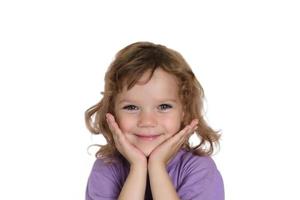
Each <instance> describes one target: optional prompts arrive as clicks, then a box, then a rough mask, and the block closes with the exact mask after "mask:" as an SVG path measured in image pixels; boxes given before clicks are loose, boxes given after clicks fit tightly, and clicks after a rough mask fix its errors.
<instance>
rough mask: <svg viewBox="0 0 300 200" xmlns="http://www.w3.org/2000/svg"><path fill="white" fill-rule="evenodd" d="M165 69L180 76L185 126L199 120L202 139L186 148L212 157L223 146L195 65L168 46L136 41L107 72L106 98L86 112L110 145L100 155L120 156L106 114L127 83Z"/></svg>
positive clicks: (90, 124)
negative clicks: (205, 104) (206, 112)
mask: <svg viewBox="0 0 300 200" xmlns="http://www.w3.org/2000/svg"><path fill="white" fill-rule="evenodd" d="M158 68H160V69H163V70H164V71H165V72H168V73H170V74H172V75H174V76H175V77H176V78H177V81H178V85H179V97H180V100H181V103H182V105H183V110H184V113H185V115H184V119H183V121H182V123H181V128H183V127H184V126H186V125H187V124H189V123H190V122H191V121H192V120H193V119H195V118H197V119H199V123H198V129H197V130H196V131H195V133H196V134H197V136H198V138H199V140H200V142H199V144H197V145H196V146H193V147H192V146H191V145H190V143H189V141H188V140H187V141H186V143H184V145H183V148H184V149H186V150H188V151H191V152H193V153H194V154H196V155H200V156H210V155H212V154H213V153H214V150H215V147H218V146H219V139H220V136H221V135H220V134H219V132H220V131H215V130H213V129H212V128H211V127H210V126H208V124H207V123H206V121H205V119H204V110H203V100H204V91H203V88H202V86H201V85H200V83H199V81H198V80H197V78H196V77H195V75H194V73H193V72H192V70H191V68H190V67H189V65H188V64H187V62H186V61H185V59H184V58H183V57H182V56H181V54H180V53H178V52H177V51H174V50H172V49H169V48H167V47H166V46H163V45H160V44H154V43H150V42H136V43H133V44H130V45H128V46H127V47H125V48H124V49H122V50H120V51H119V52H118V53H117V54H116V56H115V59H114V61H113V62H112V63H111V64H110V66H109V68H108V70H107V72H106V74H105V89H104V92H102V94H103V98H102V99H101V100H100V102H98V103H97V104H96V105H94V106H92V107H90V108H89V109H88V110H87V111H86V112H85V122H86V126H87V128H88V129H89V131H90V132H91V133H93V134H102V135H103V136H104V137H105V139H106V142H107V144H105V145H99V146H100V147H101V148H100V149H99V150H98V152H97V153H96V157H97V158H100V157H101V158H108V159H112V158H113V157H114V156H116V155H120V153H119V152H118V150H117V149H116V146H115V143H114V140H113V136H112V133H111V131H110V130H109V127H108V125H107V122H106V117H105V114H106V113H112V114H113V115H114V114H115V113H114V104H115V97H116V96H117V94H118V93H120V92H121V91H122V89H123V88H124V86H127V90H129V89H131V88H132V87H133V86H134V85H135V84H136V83H137V81H138V80H139V78H140V77H142V75H143V74H144V73H145V72H147V71H149V70H150V71H151V74H150V76H149V79H148V80H150V79H151V77H152V75H153V73H154V71H155V70H156V69H158Z"/></svg>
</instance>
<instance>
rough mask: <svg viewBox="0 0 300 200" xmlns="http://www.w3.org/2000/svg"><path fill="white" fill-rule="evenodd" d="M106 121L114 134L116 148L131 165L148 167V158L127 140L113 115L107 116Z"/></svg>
mask: <svg viewBox="0 0 300 200" xmlns="http://www.w3.org/2000/svg"><path fill="white" fill-rule="evenodd" d="M106 120H107V123H108V126H109V129H110V131H111V132H112V134H113V138H114V141H115V145H116V148H117V149H118V151H119V152H120V153H121V154H122V155H123V156H124V157H125V158H126V159H127V161H128V162H129V163H130V165H136V166H138V165H144V166H147V158H146V156H145V155H144V154H143V153H142V152H141V151H140V150H139V149H138V148H136V147H134V146H133V145H132V144H131V143H130V142H129V141H128V140H127V138H126V136H125V134H124V133H123V132H122V131H121V129H120V128H119V126H118V124H117V122H116V121H115V118H114V116H113V115H112V114H110V113H107V114H106Z"/></svg>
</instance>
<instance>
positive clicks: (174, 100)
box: [118, 98, 178, 103]
mask: <svg viewBox="0 0 300 200" xmlns="http://www.w3.org/2000/svg"><path fill="white" fill-rule="evenodd" d="M157 101H158V102H174V103H178V101H177V100H176V99H168V98H166V99H164V98H162V99H158V100H157ZM118 103H137V101H135V100H132V99H121V100H120V101H118Z"/></svg>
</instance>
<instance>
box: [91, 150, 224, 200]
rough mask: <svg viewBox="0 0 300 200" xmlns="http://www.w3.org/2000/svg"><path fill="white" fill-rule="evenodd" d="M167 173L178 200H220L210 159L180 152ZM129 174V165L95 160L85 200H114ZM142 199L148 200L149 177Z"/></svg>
mask: <svg viewBox="0 0 300 200" xmlns="http://www.w3.org/2000/svg"><path fill="white" fill-rule="evenodd" d="M167 171H168V174H169V176H170V177H171V180H172V182H173V185H174V188H175V189H176V191H177V194H178V196H179V197H180V199H181V200H224V185H223V179H222V176H221V174H220V172H219V171H218V169H217V167H216V165H215V162H214V161H213V159H212V158H211V157H206V156H197V155H193V154H192V153H191V152H188V151H186V150H183V149H181V150H180V151H178V153H177V154H176V156H175V157H174V158H173V159H172V160H171V161H170V162H169V163H168V165H167ZM128 173H129V163H128V162H127V161H122V162H120V163H114V164H106V163H104V162H103V161H102V160H101V159H96V161H95V163H94V166H93V168H92V171H91V174H90V176H89V179H88V184H87V189H86V200H113V199H118V196H119V194H120V192H121V190H122V186H123V184H124V182H125V180H126V177H127V175H128ZM145 199H147V200H148V199H152V196H151V189H150V184H149V177H148V178H147V186H146V192H145Z"/></svg>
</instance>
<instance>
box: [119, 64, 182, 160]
mask: <svg viewBox="0 0 300 200" xmlns="http://www.w3.org/2000/svg"><path fill="white" fill-rule="evenodd" d="M149 73H150V72H149ZM149 73H145V74H144V75H143V76H142V77H141V79H140V80H139V82H138V83H137V84H135V86H134V87H132V88H131V89H130V90H128V91H127V90H126V89H124V90H123V91H122V92H121V93H119V94H118V95H117V97H116V102H115V115H116V119H117V122H118V124H119V127H120V129H121V130H122V132H123V133H124V134H125V136H126V138H127V139H128V141H129V142H130V143H131V144H133V145H134V146H135V147H137V148H138V149H139V150H141V151H142V152H143V153H144V154H145V156H149V155H150V153H151V152H152V151H153V150H154V149H155V147H157V146H158V145H160V144H161V143H163V142H164V141H165V140H167V139H168V138H170V137H172V136H173V135H174V134H176V133H177V132H178V131H179V129H180V125H181V121H182V119H183V116H184V112H183V110H182V105H181V102H180V99H179V95H178V86H177V80H176V77H175V76H173V75H171V74H169V73H167V72H165V71H163V70H162V69H160V68H158V69H157V70H155V72H154V74H153V76H152V78H151V79H150V80H149V81H148V82H147V83H146V84H145V82H146V80H147V78H148V76H149Z"/></svg>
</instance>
